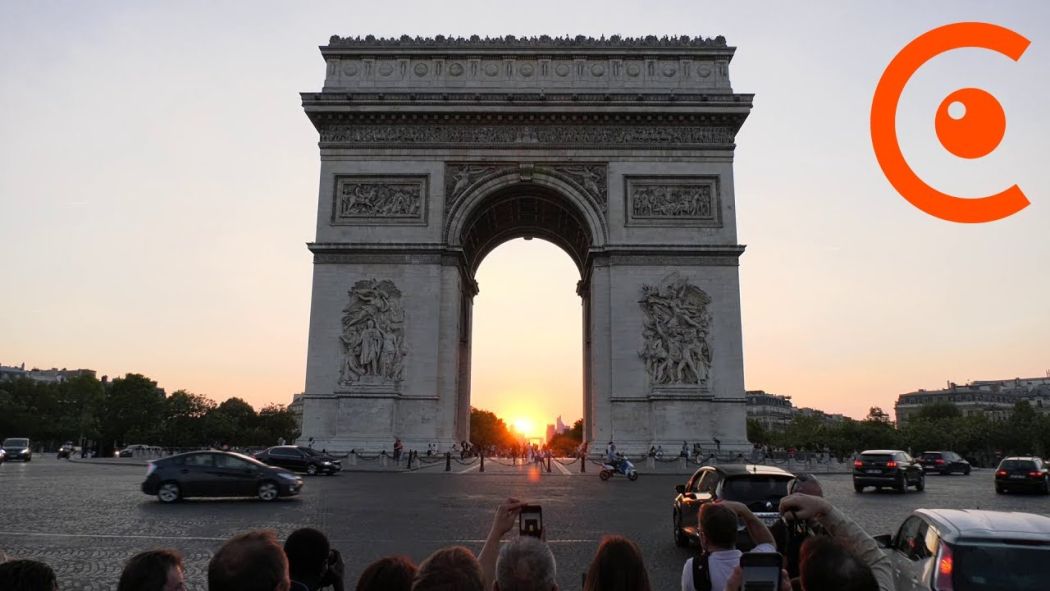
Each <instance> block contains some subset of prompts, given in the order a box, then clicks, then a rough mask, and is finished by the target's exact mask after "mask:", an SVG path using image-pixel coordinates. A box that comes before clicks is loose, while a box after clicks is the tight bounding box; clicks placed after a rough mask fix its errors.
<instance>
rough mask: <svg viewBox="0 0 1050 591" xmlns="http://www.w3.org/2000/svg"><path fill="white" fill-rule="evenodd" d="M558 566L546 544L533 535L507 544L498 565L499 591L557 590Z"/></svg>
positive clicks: (500, 555)
mask: <svg viewBox="0 0 1050 591" xmlns="http://www.w3.org/2000/svg"><path fill="white" fill-rule="evenodd" d="M557 589H558V577H557V567H556V566H555V563H554V554H552V553H551V549H550V548H549V547H548V546H547V544H545V543H543V542H541V541H540V540H539V539H538V538H534V537H532V536H521V537H519V538H515V539H514V540H513V541H511V542H510V543H509V544H505V545H504V546H503V548H501V549H500V552H499V560H497V562H496V591H557Z"/></svg>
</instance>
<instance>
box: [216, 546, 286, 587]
mask: <svg viewBox="0 0 1050 591" xmlns="http://www.w3.org/2000/svg"><path fill="white" fill-rule="evenodd" d="M287 583H288V559H287V558H285V556H284V550H283V549H281V545H280V544H278V543H277V537H276V536H275V535H274V533H273V532H272V531H252V532H248V533H245V534H241V535H239V536H234V537H232V538H230V539H229V540H228V541H227V542H226V543H225V544H223V545H222V547H221V548H219V551H218V552H216V553H215V556H212V558H211V562H209V563H208V591H273V590H274V589H276V588H278V586H281V585H282V584H283V585H287Z"/></svg>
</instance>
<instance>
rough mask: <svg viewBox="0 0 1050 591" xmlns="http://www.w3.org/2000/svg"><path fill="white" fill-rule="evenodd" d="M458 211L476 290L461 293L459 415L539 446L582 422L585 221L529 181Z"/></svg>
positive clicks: (556, 195)
mask: <svg viewBox="0 0 1050 591" xmlns="http://www.w3.org/2000/svg"><path fill="white" fill-rule="evenodd" d="M460 213H461V214H465V215H463V218H462V222H461V225H460V226H459V228H460V230H459V232H458V238H459V241H458V243H459V245H460V246H461V248H462V250H463V258H464V261H465V264H466V271H467V273H468V275H469V276H470V277H471V278H472V279H473V280H474V281H475V286H476V287H477V288H478V290H479V291H478V295H477V296H474V294H471V293H465V294H464V304H465V306H464V307H465V310H466V312H467V316H468V318H470V320H469V322H468V324H467V328H466V331H465V333H466V334H464V335H463V336H464V339H463V343H462V344H463V348H462V350H461V363H464V364H465V367H462V368H461V369H463V370H467V371H469V378H468V381H467V383H468V384H469V386H468V388H467V389H466V391H465V392H464V391H461V394H462V395H463V396H462V397H461V400H460V404H461V409H463V407H467V408H469V407H471V406H473V407H477V408H483V409H486V410H491V411H493V412H495V413H496V415H497V416H499V417H501V418H504V419H505V420H507V421H508V423H510V424H512V425H513V424H514V423H519V425H518V427H519V430H524V431H528V432H527V433H524V434H525V435H526V436H529V437H536V438H545V437H546V434H547V433H546V426H547V425H548V424H557V423H556V420H557V418H558V417H559V416H561V418H562V421H563V423H564V424H566V426H568V427H571V426H572V424H573V422H574V421H576V420H577V419H583V420H584V424H588V423H589V422H590V421H589V413H588V408H589V403H590V401H589V396H588V392H587V388H586V383H587V379H586V378H587V375H588V370H589V363H588V361H587V360H588V358H589V355H588V353H589V340H588V338H587V333H588V327H589V324H590V323H589V318H588V317H587V315H588V313H589V306H588V304H587V298H586V296H585V293H584V291H583V290H581V289H580V288H579V286H580V284H581V281H582V280H584V279H585V278H586V277H587V275H588V270H587V266H588V265H589V253H590V251H591V248H592V246H593V235H592V231H591V229H590V226H589V225H588V223H587V220H586V217H585V216H584V215H583V213H582V212H581V211H580V209H579V207H578V206H577V205H576V204H575V203H574V202H573V201H572V200H571V199H570V198H569V197H567V196H566V195H563V194H562V193H561V192H559V191H557V190H556V189H553V188H550V187H545V186H541V185H539V184H534V183H515V184H511V185H509V186H507V185H505V186H503V187H501V188H498V189H496V190H494V191H492V192H490V193H489V194H487V195H484V196H482V197H480V198H479V199H478V200H477V201H476V202H475V203H474V204H472V207H471V208H470V210H469V211H463V212H460ZM533 238H539V239H540V240H532V239H533ZM501 245H502V246H501ZM497 249H498V250H497ZM559 250H561V251H562V252H558V251H559ZM565 254H567V255H568V260H566V258H565ZM483 261H485V262H486V263H485V267H484V271H480V270H481V269H482V262H483ZM570 261H571V263H570ZM580 296H583V301H582V302H581V300H580ZM581 319H582V321H581ZM464 373H467V372H464ZM464 377H466V376H464ZM463 410H465V409H463ZM461 412H462V410H461ZM521 423H525V424H521Z"/></svg>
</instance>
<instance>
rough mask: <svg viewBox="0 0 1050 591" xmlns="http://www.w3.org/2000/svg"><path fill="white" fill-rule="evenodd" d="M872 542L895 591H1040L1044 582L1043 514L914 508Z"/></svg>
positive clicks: (1048, 521) (1048, 537) (1048, 525)
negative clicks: (886, 561) (887, 564)
mask: <svg viewBox="0 0 1050 591" xmlns="http://www.w3.org/2000/svg"><path fill="white" fill-rule="evenodd" d="M875 539H876V540H877V541H878V542H879V544H880V545H882V546H883V547H884V548H885V549H886V550H885V551H886V553H887V555H888V556H889V558H890V560H891V561H892V562H893V570H894V576H895V578H896V583H897V586H896V588H897V589H898V590H900V591H917V590H919V589H922V590H924V591H930V590H931V589H933V590H935V591H937V590H946V591H948V590H951V591H970V590H982V591H983V590H989V591H998V590H1000V589H1001V590H1003V591H1006V590H1009V591H1044V590H1045V589H1047V588H1048V587H1047V582H1048V581H1050V517H1047V516H1046V515H1036V514H1034V513H1019V512H1007V511H981V510H966V509H916V510H915V511H913V512H912V514H911V515H910V516H909V517H908V518H907V519H906V520H905V521H904V523H903V524H901V526H900V529H899V530H897V533H896V534H895V535H892V536H891V535H890V534H886V535H882V536H877V537H876V538H875Z"/></svg>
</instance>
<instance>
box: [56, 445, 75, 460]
mask: <svg viewBox="0 0 1050 591" xmlns="http://www.w3.org/2000/svg"><path fill="white" fill-rule="evenodd" d="M75 450H76V446H75V445H73V442H72V441H67V442H65V443H63V444H62V447H60V448H58V459H60V460H61V459H63V458H65V459H67V460H68V459H69V457H70V456H71V455H73V452H74V451H75Z"/></svg>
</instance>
